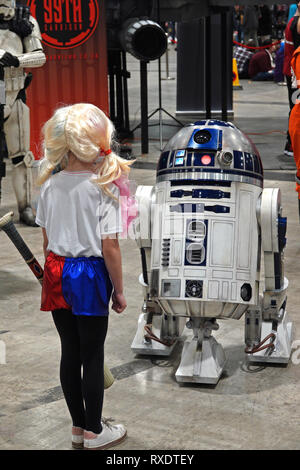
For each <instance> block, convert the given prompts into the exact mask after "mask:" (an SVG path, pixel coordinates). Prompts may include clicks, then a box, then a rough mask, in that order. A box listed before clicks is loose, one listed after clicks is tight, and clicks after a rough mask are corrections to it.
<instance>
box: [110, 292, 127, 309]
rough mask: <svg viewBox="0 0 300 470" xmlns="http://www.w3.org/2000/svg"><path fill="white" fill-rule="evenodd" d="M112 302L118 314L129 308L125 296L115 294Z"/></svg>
mask: <svg viewBox="0 0 300 470" xmlns="http://www.w3.org/2000/svg"><path fill="white" fill-rule="evenodd" d="M112 301H113V303H112V309H113V310H114V311H115V312H117V313H122V312H123V311H124V310H125V308H126V307H127V302H126V299H125V297H124V295H123V294H116V292H113V295H112Z"/></svg>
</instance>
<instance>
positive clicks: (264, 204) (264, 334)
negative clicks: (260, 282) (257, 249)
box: [245, 188, 293, 363]
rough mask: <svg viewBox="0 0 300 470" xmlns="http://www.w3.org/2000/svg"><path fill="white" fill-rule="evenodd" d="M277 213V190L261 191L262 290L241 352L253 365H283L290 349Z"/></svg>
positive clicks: (248, 319) (248, 316) (283, 221)
mask: <svg viewBox="0 0 300 470" xmlns="http://www.w3.org/2000/svg"><path fill="white" fill-rule="evenodd" d="M281 212H282V209H281V197H280V190H279V189H272V188H267V189H264V191H263V194H262V201H261V209H260V223H261V229H262V248H263V251H264V264H265V290H264V293H263V297H262V299H261V302H260V304H261V305H260V307H259V309H258V310H257V311H256V312H255V311H252V312H251V311H250V312H248V313H247V314H246V344H247V348H246V350H245V351H246V353H247V354H249V360H250V361H253V362H270V363H272V362H273V363H287V362H288V361H289V358H290V354H291V349H292V341H293V327H292V322H291V321H289V319H288V314H287V312H286V303H287V288H288V280H287V279H286V278H285V277H284V247H285V244H286V239H285V234H286V219H285V218H283V217H282V216H281ZM260 312H261V313H260Z"/></svg>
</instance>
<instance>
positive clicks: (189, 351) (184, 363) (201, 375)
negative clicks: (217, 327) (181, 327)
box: [175, 336, 226, 384]
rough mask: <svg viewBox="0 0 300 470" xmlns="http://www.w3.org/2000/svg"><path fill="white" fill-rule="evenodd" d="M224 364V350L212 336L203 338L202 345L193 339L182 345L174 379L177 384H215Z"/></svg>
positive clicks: (195, 338)
mask: <svg viewBox="0 0 300 470" xmlns="http://www.w3.org/2000/svg"><path fill="white" fill-rule="evenodd" d="M225 362H226V357H225V353H224V350H223V348H222V346H221V345H220V344H219V343H218V342H217V341H216V340H215V338H214V337H213V336H210V337H209V338H204V339H203V341H202V344H199V342H198V338H197V337H194V338H193V339H192V340H190V339H188V340H186V342H185V343H184V346H183V351H182V356H181V362H180V365H179V368H178V369H177V372H176V374H175V377H176V380H177V382H194V383H203V384H217V383H218V381H219V379H220V377H221V374H222V372H223V369H224V366H225Z"/></svg>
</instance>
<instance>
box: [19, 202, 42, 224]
mask: <svg viewBox="0 0 300 470" xmlns="http://www.w3.org/2000/svg"><path fill="white" fill-rule="evenodd" d="M20 222H22V223H24V224H26V225H28V226H29V227H38V225H37V224H36V223H35V216H34V214H33V211H32V209H31V207H29V206H27V207H26V208H25V209H24V210H23V211H20Z"/></svg>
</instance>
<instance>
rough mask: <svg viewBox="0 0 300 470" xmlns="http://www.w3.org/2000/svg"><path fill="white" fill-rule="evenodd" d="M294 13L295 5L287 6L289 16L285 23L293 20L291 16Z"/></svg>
mask: <svg viewBox="0 0 300 470" xmlns="http://www.w3.org/2000/svg"><path fill="white" fill-rule="evenodd" d="M296 11H297V3H292V4H291V5H290V6H289V16H288V19H287V22H289V21H290V19H291V18H293V16H294V15H295V13H296Z"/></svg>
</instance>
